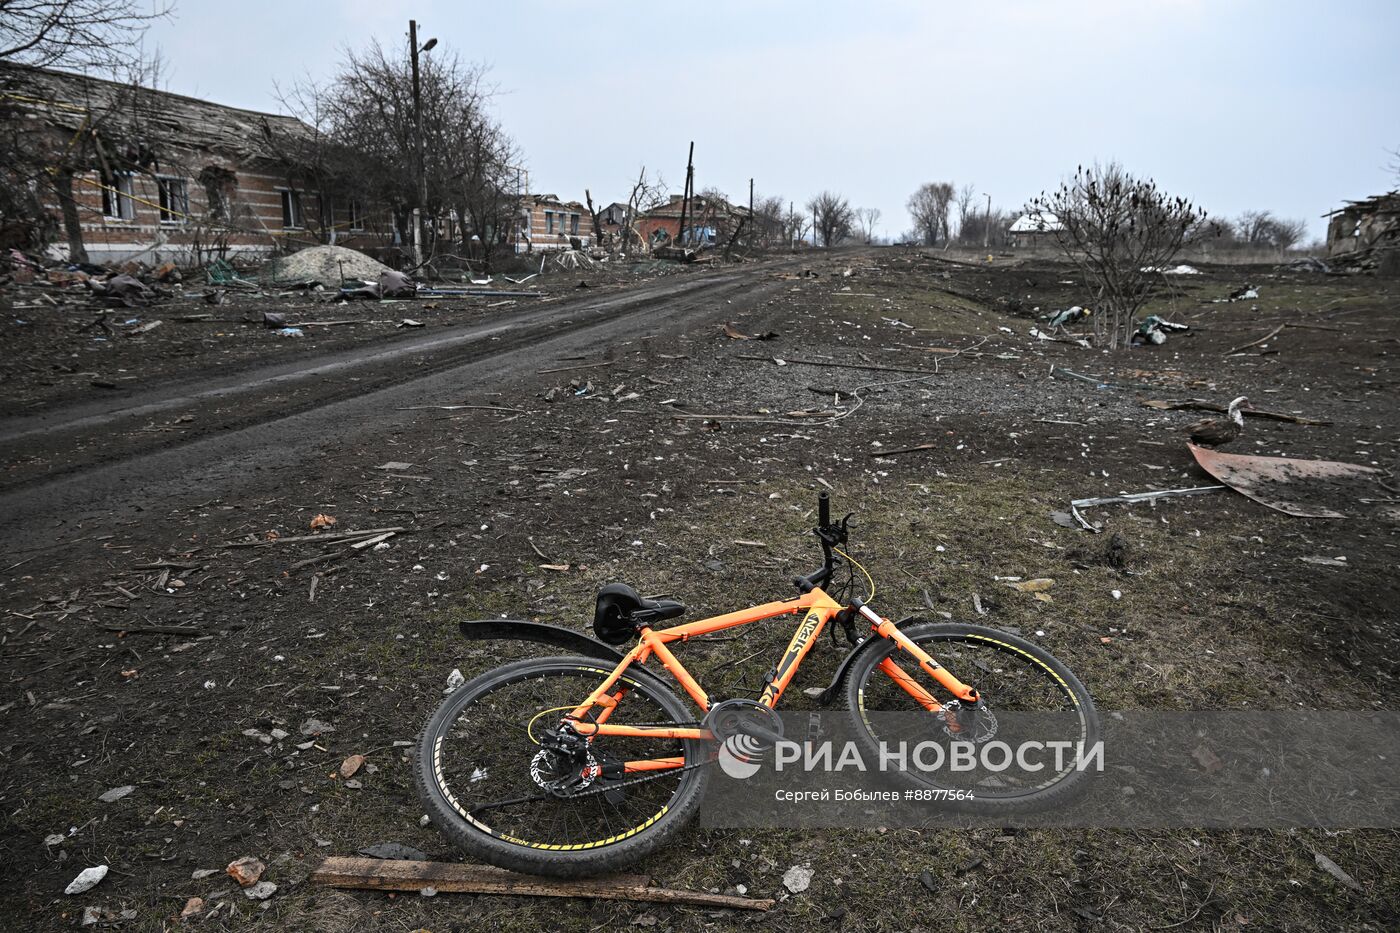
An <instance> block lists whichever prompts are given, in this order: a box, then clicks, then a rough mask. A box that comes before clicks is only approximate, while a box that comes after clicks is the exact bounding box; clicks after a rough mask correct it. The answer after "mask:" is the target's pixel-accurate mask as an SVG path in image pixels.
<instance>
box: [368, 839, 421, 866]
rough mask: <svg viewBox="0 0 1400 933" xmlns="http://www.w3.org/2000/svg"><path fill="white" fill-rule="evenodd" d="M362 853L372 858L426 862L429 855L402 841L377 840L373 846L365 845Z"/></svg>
mask: <svg viewBox="0 0 1400 933" xmlns="http://www.w3.org/2000/svg"><path fill="white" fill-rule="evenodd" d="M360 854H361V855H365V856H368V857H370V858H382V859H396V860H398V861H409V862H426V861H427V860H428V856H427V855H426V854H424V853H423V852H422V851H420V850H419V849H415V848H413V846H406V845H404V844H403V843H401V842H376V843H375V844H374V845H372V846H365V847H364V848H363V849H361V850H360Z"/></svg>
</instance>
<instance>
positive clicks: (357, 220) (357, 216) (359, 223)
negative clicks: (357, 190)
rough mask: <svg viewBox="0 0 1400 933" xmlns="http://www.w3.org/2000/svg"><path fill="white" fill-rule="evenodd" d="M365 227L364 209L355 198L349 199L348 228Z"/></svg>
mask: <svg viewBox="0 0 1400 933" xmlns="http://www.w3.org/2000/svg"><path fill="white" fill-rule="evenodd" d="M364 228H365V210H364V205H362V204H361V203H360V202H359V201H358V200H356V199H355V198H351V199H350V229H351V230H363V229H364Z"/></svg>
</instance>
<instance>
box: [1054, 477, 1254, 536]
mask: <svg viewBox="0 0 1400 933" xmlns="http://www.w3.org/2000/svg"><path fill="white" fill-rule="evenodd" d="M1225 488H1227V487H1225V486H1196V487H1193V488H1191V489H1161V490H1156V491H1153V492H1135V493H1129V494H1126V495H1122V496H1101V497H1098V498H1095V499H1075V500H1073V501H1072V502H1070V504H1069V511H1070V514H1071V515H1073V516H1074V520H1075V521H1077V522H1079V525H1080V527H1081V528H1084V529H1085V530H1087V531H1092V532H1094V533H1096V534H1097V533H1098V532H1100V531H1102V530H1103V529H1101V528H1099V527H1097V526H1096V525H1091V524H1089V522H1088V521H1087V520H1086V519H1085V518H1084V516H1083V515H1081V514H1079V510H1080V509H1087V508H1092V507H1093V506H1096V505H1118V504H1127V503H1134V502H1151V501H1152V500H1154V499H1165V498H1168V497H1170V496H1200V495H1204V494H1205V493H1208V492H1219V491H1220V490H1222V489H1225Z"/></svg>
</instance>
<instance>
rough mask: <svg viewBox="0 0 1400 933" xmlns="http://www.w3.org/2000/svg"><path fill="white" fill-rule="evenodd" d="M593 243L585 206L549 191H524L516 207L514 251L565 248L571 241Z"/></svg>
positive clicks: (591, 221)
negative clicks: (527, 192)
mask: <svg viewBox="0 0 1400 933" xmlns="http://www.w3.org/2000/svg"><path fill="white" fill-rule="evenodd" d="M574 240H577V241H578V242H579V245H580V246H591V245H593V220H592V218H591V217H590V215H589V213H588V208H586V207H584V206H583V205H582V204H580V203H579V202H577V201H561V200H559V198H558V197H557V196H555V195H552V194H527V195H522V196H521V198H520V207H519V208H518V209H517V210H516V228H515V251H516V252H517V253H528V252H532V251H534V250H537V249H546V250H553V249H569V248H570V247H571V246H572V245H573V241H574Z"/></svg>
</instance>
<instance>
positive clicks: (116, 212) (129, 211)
mask: <svg viewBox="0 0 1400 933" xmlns="http://www.w3.org/2000/svg"><path fill="white" fill-rule="evenodd" d="M132 184H133V183H132V178H131V173H130V172H118V173H115V174H112V175H104V176H103V177H102V216H104V217H107V218H109V219H111V220H132V219H133V218H135V217H136V202H135V201H134V200H132V195H133V193H134V192H133V188H132Z"/></svg>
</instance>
